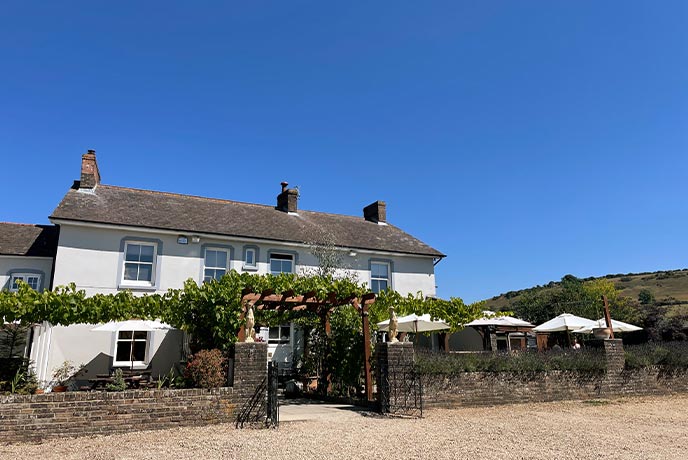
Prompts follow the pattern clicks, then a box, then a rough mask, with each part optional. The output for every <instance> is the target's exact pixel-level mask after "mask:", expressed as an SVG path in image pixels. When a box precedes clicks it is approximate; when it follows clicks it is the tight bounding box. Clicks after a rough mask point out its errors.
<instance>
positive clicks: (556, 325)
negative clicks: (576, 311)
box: [533, 313, 597, 332]
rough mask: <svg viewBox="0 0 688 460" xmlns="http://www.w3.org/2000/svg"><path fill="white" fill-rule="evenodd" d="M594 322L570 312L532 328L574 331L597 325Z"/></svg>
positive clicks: (534, 329)
mask: <svg viewBox="0 0 688 460" xmlns="http://www.w3.org/2000/svg"><path fill="white" fill-rule="evenodd" d="M596 324H597V323H596V322H595V321H593V320H591V319H588V318H582V317H580V316H576V315H572V314H571V313H562V314H561V315H559V316H557V317H556V318H552V319H550V320H549V321H547V322H544V323H542V324H540V325H539V326H536V327H535V328H533V331H535V332H558V331H576V330H578V329H582V328H584V327H590V328H593V327H597V326H596Z"/></svg>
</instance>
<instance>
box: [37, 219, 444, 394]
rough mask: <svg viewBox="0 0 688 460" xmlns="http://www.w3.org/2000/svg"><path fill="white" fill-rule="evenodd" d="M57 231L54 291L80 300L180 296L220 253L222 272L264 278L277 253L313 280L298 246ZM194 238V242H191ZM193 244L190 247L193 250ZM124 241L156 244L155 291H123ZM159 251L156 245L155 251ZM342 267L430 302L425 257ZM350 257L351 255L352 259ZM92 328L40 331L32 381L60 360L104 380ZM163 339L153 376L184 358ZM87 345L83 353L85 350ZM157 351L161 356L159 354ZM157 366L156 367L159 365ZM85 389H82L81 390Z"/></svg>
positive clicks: (100, 340) (114, 230)
mask: <svg viewBox="0 0 688 460" xmlns="http://www.w3.org/2000/svg"><path fill="white" fill-rule="evenodd" d="M54 223H56V224H59V225H60V236H59V243H58V249H57V256H56V259H55V274H54V280H53V286H62V285H67V284H69V283H75V284H76V287H77V289H83V290H84V291H86V294H87V295H93V294H96V293H102V294H113V293H117V292H119V291H121V290H123V289H131V290H132V291H133V292H136V293H154V292H157V293H163V292H165V291H167V290H168V289H170V288H181V287H183V284H184V282H185V281H186V280H187V279H189V278H191V279H193V280H194V281H196V282H197V283H199V284H200V283H201V282H202V279H203V268H204V251H205V249H206V248H209V249H212V248H220V249H225V250H229V251H230V253H231V254H230V260H229V261H228V267H227V268H228V270H232V269H234V270H236V271H239V272H242V271H247V272H251V273H258V274H267V273H269V268H270V264H269V257H268V254H269V253H270V252H280V251H283V253H285V254H293V255H295V258H296V263H295V271H296V272H297V273H301V274H308V273H312V272H314V271H315V270H316V268H317V266H318V261H317V259H316V257H315V256H313V255H312V253H311V252H310V249H309V248H308V247H307V246H305V245H302V244H301V245H299V244H289V243H283V242H274V243H272V242H266V241H257V240H250V239H237V238H230V237H226V238H225V237H221V236H216V235H195V234H193V235H192V234H181V233H178V232H172V231H165V230H148V229H142V228H127V227H118V226H114V225H96V224H80V223H74V222H65V221H59V220H55V222H54ZM182 235H183V236H185V237H187V241H188V243H187V244H180V243H178V237H179V236H182ZM192 236H195V237H197V238H192ZM194 240H197V242H193V241H194ZM124 241H134V242H135V241H143V242H152V241H155V242H156V246H157V252H156V260H155V264H154V265H155V276H154V282H153V284H154V286H151V287H147V288H141V287H132V286H128V285H127V284H126V283H125V282H123V280H122V279H121V277H122V266H123V263H124V253H123V251H122V248H123V244H124V243H123V242H124ZM160 243H161V244H160ZM245 246H247V247H251V248H257V260H256V262H257V263H256V266H255V267H244V261H243V254H244V248H245ZM342 254H343V263H344V266H346V267H347V268H346V270H347V271H348V272H349V273H351V274H354V275H355V276H357V279H358V281H359V282H361V283H363V282H364V283H366V284H368V285H370V263H371V261H377V262H385V263H388V264H389V265H390V278H391V279H390V283H391V287H392V288H393V289H394V290H396V291H398V292H399V293H400V294H402V295H406V294H409V293H413V294H417V293H418V292H420V293H422V294H423V295H425V296H434V295H435V292H436V290H435V275H434V260H433V258H432V257H430V256H416V255H404V254H390V253H383V252H374V251H366V250H360V249H351V250H350V249H346V250H343V252H342ZM354 254H355V255H354ZM92 327H93V325H72V326H68V327H61V326H50V325H49V324H47V323H45V324H43V325H41V326H38V327H36V329H35V333H34V334H35V339H34V342H35V347H34V349H33V350H32V355H31V357H32V359H33V360H34V361H35V363H36V370H37V373H38V378H39V380H43V381H48V380H49V379H50V376H51V375H52V370H53V369H55V368H56V367H58V366H59V365H60V364H62V363H63V362H64V361H65V360H69V361H72V362H73V363H75V364H82V363H83V364H86V370H87V371H88V373H87V374H85V373H83V372H82V373H81V374H80V375H79V379H88V376H89V375H95V374H97V373H107V372H108V371H109V369H110V367H111V363H112V356H114V344H115V341H116V337H115V335H114V334H107V333H102V332H94V331H91V329H92ZM167 334H171V335H170V337H172V336H176V340H175V342H176V343H177V342H178V343H179V344H181V342H182V341H183V340H182V333H181V332H180V331H176V330H175V331H155V332H154V334H153V337H152V340H151V342H150V344H149V353H148V356H149V358H150V357H152V356H154V355H155V361H151V363H150V364H151V365H152V366H153V369H152V370H153V376H154V377H155V376H157V374H158V373H160V374H163V375H164V374H166V373H167V371H169V368H170V366H172V365H174V363H175V361H177V362H178V361H179V360H180V358H181V356H182V354H183V352H182V350H181V346H178V347H174V346H171V347H170V346H167V347H164V348H163V349H161V350H158V348H159V346H160V343H162V341H164V340H165V337H166V336H167ZM302 342H303V334H302V332H301V331H300V330H298V329H297V328H296V327H292V328H291V337H290V341H289V343H288V344H284V343H282V344H273V343H269V344H268V346H269V350H268V351H269V356H270V358H271V359H272V360H273V361H275V362H278V363H280V364H281V365H283V366H284V365H287V366H288V365H289V364H290V363H292V361H293V359H294V356H295V355H298V354H299V350H300V348H302V345H303V344H302ZM84 344H88V346H84ZM158 351H160V353H158ZM161 363H162V364H161ZM80 383H85V382H80Z"/></svg>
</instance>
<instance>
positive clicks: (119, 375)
mask: <svg viewBox="0 0 688 460" xmlns="http://www.w3.org/2000/svg"><path fill="white" fill-rule="evenodd" d="M105 389H106V390H107V391H124V390H126V389H127V383H126V382H125V381H124V372H122V369H115V372H114V374H112V382H111V383H108V384H107V385H105Z"/></svg>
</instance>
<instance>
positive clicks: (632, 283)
mask: <svg viewBox="0 0 688 460" xmlns="http://www.w3.org/2000/svg"><path fill="white" fill-rule="evenodd" d="M601 278H606V279H609V280H611V281H613V282H614V285H615V286H616V288H617V289H618V290H619V291H620V292H619V293H620V295H622V296H624V297H629V298H631V299H633V300H636V301H637V300H638V294H639V293H640V291H641V290H643V289H647V290H649V291H650V292H652V294H653V295H654V297H655V300H656V304H657V305H675V304H680V303H688V269H685V268H684V269H681V270H667V271H660V272H652V273H628V274H625V275H624V274H615V275H607V276H603V277H601ZM593 279H596V278H585V279H584V280H583V281H590V280H593ZM550 289H561V288H560V282H558V281H552V282H550V283H548V284H546V285H544V286H535V287H532V288H529V289H522V290H520V291H510V292H507V293H504V294H501V295H498V296H495V297H493V298H491V299H488V300H486V302H487V305H486V307H487V309H488V310H493V311H499V310H508V309H509V306H510V304H511V303H513V302H515V301H517V300H518V299H519V298H520V297H521V296H522V295H523V294H524V293H526V292H532V291H544V290H550Z"/></svg>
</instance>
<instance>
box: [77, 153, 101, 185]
mask: <svg viewBox="0 0 688 460" xmlns="http://www.w3.org/2000/svg"><path fill="white" fill-rule="evenodd" d="M98 184H100V171H98V162H97V161H96V151H95V150H88V151H87V152H86V153H84V154H83V155H82V156H81V181H80V183H79V188H84V189H89V188H95V186H96V185H98Z"/></svg>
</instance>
